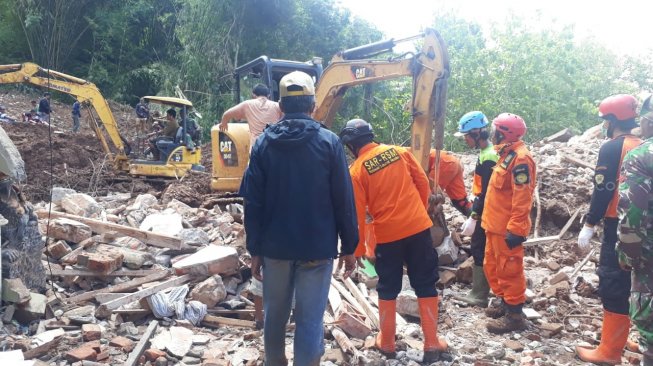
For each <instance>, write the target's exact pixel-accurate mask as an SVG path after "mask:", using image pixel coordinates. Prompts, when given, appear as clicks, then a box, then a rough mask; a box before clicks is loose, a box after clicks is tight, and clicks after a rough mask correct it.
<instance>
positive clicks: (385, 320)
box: [375, 299, 397, 358]
mask: <svg viewBox="0 0 653 366" xmlns="http://www.w3.org/2000/svg"><path fill="white" fill-rule="evenodd" d="M396 313H397V301H396V300H381V299H379V323H380V324H379V325H380V329H379V334H377V335H376V342H375V345H376V348H378V349H379V351H381V353H383V354H384V355H385V356H386V357H389V358H394V357H395V332H396V328H397V324H396V320H397V318H396V316H397V315H396Z"/></svg>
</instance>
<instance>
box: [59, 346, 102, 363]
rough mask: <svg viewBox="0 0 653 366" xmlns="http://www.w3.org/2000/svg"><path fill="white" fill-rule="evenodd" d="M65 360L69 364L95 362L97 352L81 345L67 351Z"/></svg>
mask: <svg viewBox="0 0 653 366" xmlns="http://www.w3.org/2000/svg"><path fill="white" fill-rule="evenodd" d="M65 358H66V360H67V361H68V362H70V363H73V362H79V361H95V360H97V352H96V350H95V349H94V348H93V347H92V346H89V345H88V344H83V345H82V346H80V347H77V348H75V349H72V350H70V351H68V352H67V353H66V355H65Z"/></svg>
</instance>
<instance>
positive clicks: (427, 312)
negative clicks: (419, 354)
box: [417, 296, 448, 362]
mask: <svg viewBox="0 0 653 366" xmlns="http://www.w3.org/2000/svg"><path fill="white" fill-rule="evenodd" d="M439 300H440V298H439V297H437V296H436V297H422V298H418V299H417V303H418V305H419V317H420V320H421V323H422V332H424V360H423V362H434V361H437V360H438V358H439V357H440V352H443V351H446V350H447V347H448V345H447V342H446V341H445V340H444V339H442V338H438V309H439V307H440V301H439Z"/></svg>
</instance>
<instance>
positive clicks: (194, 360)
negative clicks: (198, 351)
mask: <svg viewBox="0 0 653 366" xmlns="http://www.w3.org/2000/svg"><path fill="white" fill-rule="evenodd" d="M181 362H182V363H183V364H186V365H199V364H200V363H201V362H202V360H201V359H199V358H195V357H190V356H185V357H184V358H182V360H181Z"/></svg>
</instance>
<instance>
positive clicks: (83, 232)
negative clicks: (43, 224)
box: [48, 218, 93, 243]
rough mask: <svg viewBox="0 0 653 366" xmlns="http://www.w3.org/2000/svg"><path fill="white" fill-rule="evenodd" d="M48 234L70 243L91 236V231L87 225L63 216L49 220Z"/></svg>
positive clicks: (78, 241) (79, 241)
mask: <svg viewBox="0 0 653 366" xmlns="http://www.w3.org/2000/svg"><path fill="white" fill-rule="evenodd" d="M48 234H49V235H50V237H52V238H55V239H61V240H65V241H69V242H72V243H81V242H82V241H84V240H86V239H88V238H90V237H91V236H93V232H92V231H91V228H90V227H89V226H88V225H85V224H82V223H81V222H77V221H74V220H69V219H64V218H60V219H54V220H51V221H50V226H49V227H48Z"/></svg>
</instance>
